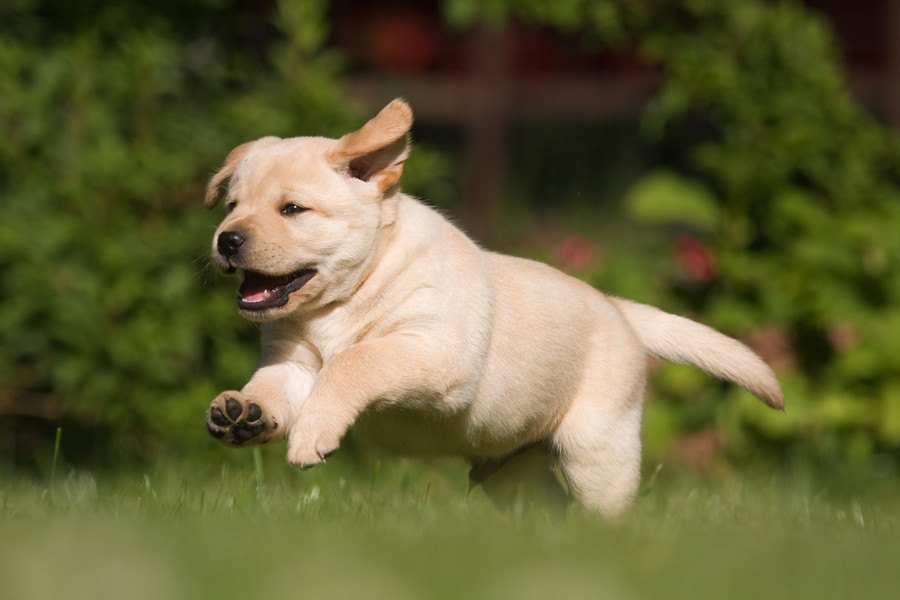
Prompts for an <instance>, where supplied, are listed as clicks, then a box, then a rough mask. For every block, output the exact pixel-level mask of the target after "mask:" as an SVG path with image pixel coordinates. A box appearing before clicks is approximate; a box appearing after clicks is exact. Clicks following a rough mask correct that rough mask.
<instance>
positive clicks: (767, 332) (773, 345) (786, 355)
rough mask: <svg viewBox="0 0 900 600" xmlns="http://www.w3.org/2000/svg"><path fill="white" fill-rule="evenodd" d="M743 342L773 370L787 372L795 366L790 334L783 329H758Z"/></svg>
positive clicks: (775, 326)
mask: <svg viewBox="0 0 900 600" xmlns="http://www.w3.org/2000/svg"><path fill="white" fill-rule="evenodd" d="M745 341H746V342H747V345H748V346H750V347H751V348H753V350H754V352H756V353H757V354H759V356H760V358H762V359H763V360H764V361H766V362H767V363H768V364H769V366H771V367H772V368H773V369H775V370H788V369H792V368H794V367H795V366H796V365H797V357H796V355H795V354H794V343H793V340H792V338H791V334H790V333H789V332H788V331H787V329H785V328H784V327H779V326H777V325H772V326H769V327H760V328H759V329H757V330H755V331H753V332H751V333H750V335H749V336H747V339H746V340H745Z"/></svg>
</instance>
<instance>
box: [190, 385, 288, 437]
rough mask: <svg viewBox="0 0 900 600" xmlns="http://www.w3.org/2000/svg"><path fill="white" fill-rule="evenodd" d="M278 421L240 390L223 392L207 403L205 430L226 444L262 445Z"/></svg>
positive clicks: (274, 433)
mask: <svg viewBox="0 0 900 600" xmlns="http://www.w3.org/2000/svg"><path fill="white" fill-rule="evenodd" d="M278 428H279V424H278V422H277V421H276V420H275V419H274V418H272V416H271V415H267V414H265V413H264V411H263V409H262V406H260V405H259V404H257V403H256V402H253V401H252V400H250V399H249V398H247V397H246V396H244V395H243V394H242V393H241V392H233V391H232V392H222V393H221V394H219V396H218V397H217V398H216V399H215V400H213V401H212V403H211V404H210V405H209V411H208V412H207V415H206V429H207V431H209V434H210V435H211V436H213V437H214V438H216V439H219V440H221V441H222V442H224V443H226V444H230V445H233V446H240V445H242V444H246V443H247V442H251V441H252V442H253V443H261V444H265V443H266V442H268V441H269V440H271V439H272V438H273V437H275V436H276V432H278Z"/></svg>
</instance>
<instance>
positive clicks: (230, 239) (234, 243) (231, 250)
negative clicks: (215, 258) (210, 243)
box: [216, 231, 244, 257]
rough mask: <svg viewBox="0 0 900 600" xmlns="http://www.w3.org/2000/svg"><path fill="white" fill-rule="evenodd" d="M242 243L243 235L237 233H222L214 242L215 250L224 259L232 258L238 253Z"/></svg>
mask: <svg viewBox="0 0 900 600" xmlns="http://www.w3.org/2000/svg"><path fill="white" fill-rule="evenodd" d="M243 243H244V235H243V234H242V233H239V232H237V231H223V232H222V233H220V234H219V239H218V240H216V248H218V250H219V254H221V255H222V256H225V257H232V256H234V255H235V254H237V253H238V250H240V248H241V244H243Z"/></svg>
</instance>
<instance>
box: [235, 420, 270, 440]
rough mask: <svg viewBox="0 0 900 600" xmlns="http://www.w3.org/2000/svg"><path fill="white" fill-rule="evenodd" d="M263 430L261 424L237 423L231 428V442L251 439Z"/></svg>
mask: <svg viewBox="0 0 900 600" xmlns="http://www.w3.org/2000/svg"><path fill="white" fill-rule="evenodd" d="M262 430H263V426H262V424H261V423H260V424H258V425H248V424H247V423H237V424H236V425H235V426H234V428H233V429H232V430H231V436H232V439H231V441H232V443H233V444H243V443H244V442H246V441H248V440H252V439H253V438H255V437H256V436H258V435H259V433H260V432H261V431H262Z"/></svg>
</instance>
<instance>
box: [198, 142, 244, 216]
mask: <svg viewBox="0 0 900 600" xmlns="http://www.w3.org/2000/svg"><path fill="white" fill-rule="evenodd" d="M253 144H254V142H245V143H243V144H241V145H240V146H238V147H237V148H235V149H234V150H232V151H231V152H229V153H228V156H226V157H225V164H223V165H222V168H221V169H219V172H218V173H216V174H215V175H213V176H212V179H210V180H209V183H208V184H206V196H205V197H204V198H203V203H204V204H205V205H206V208H212V207H214V206H215V205H216V204H217V203H218V202H219V196H220V195H221V194H220V193H219V192H220V187H221V185H222V184H223V183H224V182H225V180H226V179H228V178H229V177H231V176H232V175H233V174H234V170H235V169H236V168H237V166H238V165H239V164H240V162H241V160H242V159H243V158H244V157H245V156H247V152H248V151H249V150H250V146H252V145H253Z"/></svg>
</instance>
